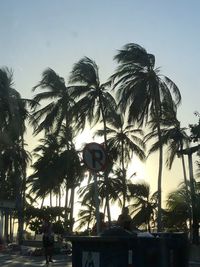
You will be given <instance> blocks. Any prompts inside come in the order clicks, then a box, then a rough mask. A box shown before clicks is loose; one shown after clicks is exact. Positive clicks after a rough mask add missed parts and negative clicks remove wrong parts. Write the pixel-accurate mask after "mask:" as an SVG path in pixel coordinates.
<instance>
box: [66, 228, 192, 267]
mask: <svg viewBox="0 0 200 267" xmlns="http://www.w3.org/2000/svg"><path fill="white" fill-rule="evenodd" d="M70 240H71V242H72V267H127V266H128V267H188V240H187V236H186V235H185V234H182V233H178V234H176V233H175V234H173V233H157V234H154V235H152V236H145V235H143V236H140V235H138V236H137V234H134V233H130V232H128V231H126V230H123V229H120V228H117V227H116V228H111V229H109V230H106V231H104V232H103V233H102V234H101V236H93V237H92V236H91V237H71V238H70Z"/></svg>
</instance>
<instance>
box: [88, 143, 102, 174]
mask: <svg viewBox="0 0 200 267" xmlns="http://www.w3.org/2000/svg"><path fill="white" fill-rule="evenodd" d="M106 158H107V156H106V151H105V149H104V147H103V146H102V145H100V144H98V143H95V142H92V143H89V144H87V145H86V146H85V147H84V149H83V161H84V163H85V165H86V166H87V167H88V168H89V169H90V170H93V171H96V172H98V171H103V170H105V167H106Z"/></svg>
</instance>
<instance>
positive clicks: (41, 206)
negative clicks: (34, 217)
mask: <svg viewBox="0 0 200 267" xmlns="http://www.w3.org/2000/svg"><path fill="white" fill-rule="evenodd" d="M43 206H44V197H43V198H42V202H41V205H40V209H42V208H43Z"/></svg>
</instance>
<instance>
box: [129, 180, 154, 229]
mask: <svg viewBox="0 0 200 267" xmlns="http://www.w3.org/2000/svg"><path fill="white" fill-rule="evenodd" d="M128 189H129V192H130V196H129V197H130V201H131V203H130V205H129V208H130V211H131V214H134V216H133V219H132V221H133V224H134V225H135V226H141V225H145V227H146V228H147V230H148V231H149V232H151V224H152V223H153V224H154V222H155V215H156V207H157V195H158V194H157V192H155V193H154V194H152V195H151V194H150V186H149V184H147V183H145V182H143V183H138V184H129V186H128ZM132 202H133V204H132Z"/></svg>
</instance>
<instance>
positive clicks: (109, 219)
mask: <svg viewBox="0 0 200 267" xmlns="http://www.w3.org/2000/svg"><path fill="white" fill-rule="evenodd" d="M99 105H100V110H101V114H102V119H103V127H104V144H105V149H106V151H107V135H106V118H105V114H104V108H103V104H102V100H101V95H100V94H99ZM104 179H105V185H106V191H107V192H106V206H107V214H108V224H109V226H110V225H111V214H110V203H109V181H108V171H107V169H106V170H105V172H104Z"/></svg>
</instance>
